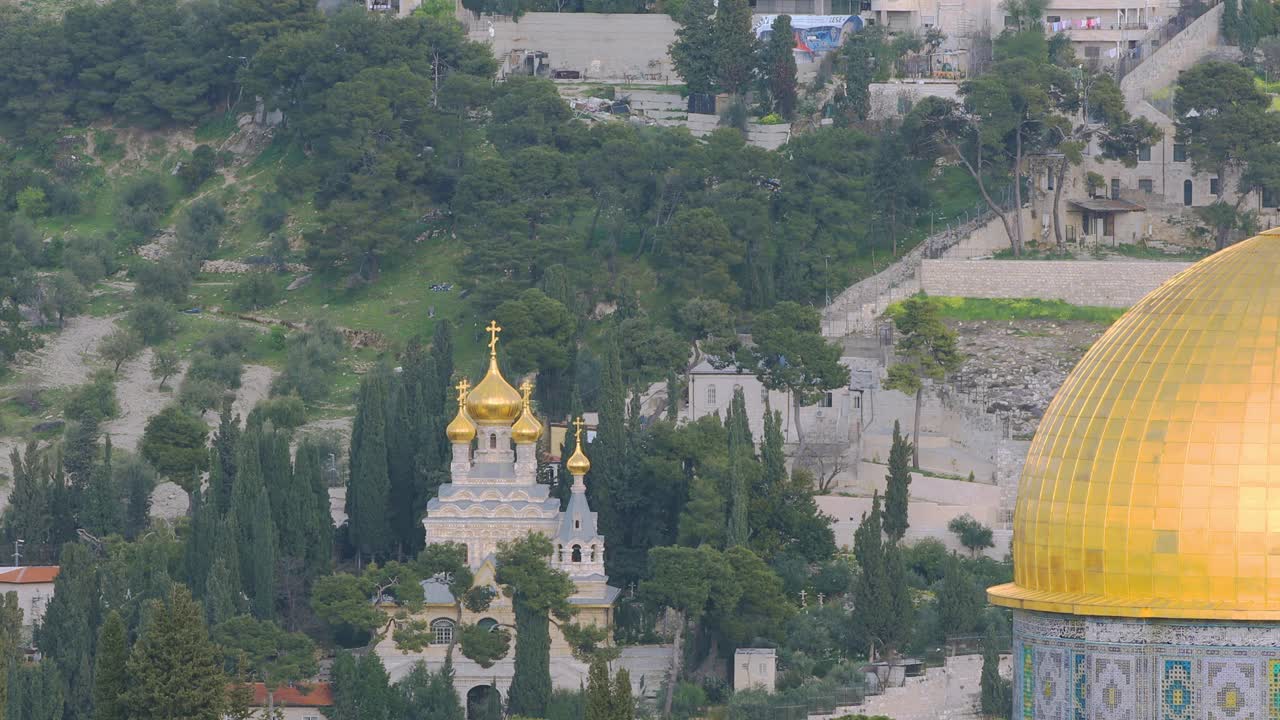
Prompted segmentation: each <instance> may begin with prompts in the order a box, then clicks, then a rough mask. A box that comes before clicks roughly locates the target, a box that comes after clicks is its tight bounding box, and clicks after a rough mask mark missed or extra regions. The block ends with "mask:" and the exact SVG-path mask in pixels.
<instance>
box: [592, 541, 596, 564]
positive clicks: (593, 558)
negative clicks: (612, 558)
mask: <svg viewBox="0 0 1280 720" xmlns="http://www.w3.org/2000/svg"><path fill="white" fill-rule="evenodd" d="M595 561H596V546H595V544H592V545H591V562H595Z"/></svg>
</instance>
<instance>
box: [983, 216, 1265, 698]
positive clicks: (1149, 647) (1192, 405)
mask: <svg viewBox="0 0 1280 720" xmlns="http://www.w3.org/2000/svg"><path fill="white" fill-rule="evenodd" d="M1277 267H1280V230H1272V231H1269V232H1267V233H1264V234H1263V235H1261V236H1258V237H1254V238H1252V239H1250V240H1246V241H1244V242H1242V243H1239V244H1237V245H1235V246H1232V247H1230V248H1228V249H1226V250H1223V251H1221V252H1219V253H1217V254H1215V255H1213V256H1211V257H1210V258H1208V259H1206V260H1203V261H1201V262H1200V263H1198V264H1196V265H1195V266H1193V267H1191V268H1190V269H1188V270H1186V271H1184V272H1182V273H1179V274H1178V275H1177V276H1176V277H1174V278H1172V279H1171V280H1169V281H1168V282H1167V283H1165V284H1164V285H1162V286H1161V287H1160V288H1158V289H1157V290H1155V291H1153V292H1152V293H1151V294H1150V295H1148V296H1147V297H1146V298H1145V299H1143V300H1142V301H1141V302H1139V303H1138V304H1137V305H1136V306H1134V308H1133V309H1132V310H1130V311H1129V312H1128V313H1127V314H1126V315H1124V316H1123V317H1122V318H1121V319H1120V320H1119V321H1117V322H1116V323H1115V324H1114V325H1113V326H1112V327H1111V328H1110V329H1109V330H1108V331H1107V332H1106V333H1105V334H1104V335H1103V336H1102V337H1101V338H1100V339H1099V340H1098V341H1097V343H1095V344H1094V346H1093V347H1092V349H1090V350H1089V352H1088V353H1087V354H1086V355H1085V356H1084V358H1083V359H1082V360H1081V361H1080V363H1079V365H1077V367H1076V368H1075V370H1073V371H1072V373H1071V375H1070V376H1069V377H1068V378H1067V380H1066V382H1065V383H1064V384H1063V386H1062V388H1061V389H1060V390H1059V392H1058V394H1057V396H1056V397H1055V398H1054V400H1053V402H1052V403H1051V404H1050V406H1049V408H1048V410H1047V411H1046V412H1045V415H1044V417H1043V419H1042V421H1041V423H1040V426H1039V429H1038V431H1037V433H1036V436H1035V439H1034V440H1033V442H1032V444H1031V448H1030V451H1029V453H1028V456H1027V461H1026V465H1025V468H1024V471H1023V474H1022V478H1021V483H1020V485H1019V488H1018V498H1017V503H1016V507H1015V511H1014V527H1013V531H1014V538H1013V562H1014V582H1012V583H1009V584H1006V585H1000V586H997V587H993V588H991V589H989V590H988V596H989V598H990V600H991V602H993V603H995V604H997V605H1000V606H1004V607H1008V608H1012V610H1013V633H1014V639H1013V657H1014V663H1013V665H1014V682H1013V691H1014V707H1015V713H1016V716H1017V717H1018V718H1020V719H1025V720H1039V719H1040V718H1091V719H1093V720H1111V719H1113V718H1126V719H1127V720H1156V719H1157V718H1159V719H1160V720H1165V719H1167V718H1177V719H1181V718H1186V719H1188V720H1189V719H1191V718H1246V717H1247V718H1260V719H1261V718H1267V717H1275V715H1276V711H1277V708H1280V562H1277V559H1276V550H1277V545H1276V538H1277V537H1280V472H1277V468H1278V467H1280V465H1278V464H1277V460H1278V459H1280V456H1278V455H1277V452H1276V450H1275V444H1276V441H1277V438H1280V422H1278V420H1280V362H1278V361H1277V347H1280V344H1278V343H1280V273H1278V272H1277V269H1276V268H1277Z"/></svg>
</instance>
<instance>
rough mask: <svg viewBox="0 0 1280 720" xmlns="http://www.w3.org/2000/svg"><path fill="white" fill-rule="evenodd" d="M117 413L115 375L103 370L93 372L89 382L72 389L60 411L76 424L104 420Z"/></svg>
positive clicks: (118, 410) (118, 408)
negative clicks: (91, 419)
mask: <svg viewBox="0 0 1280 720" xmlns="http://www.w3.org/2000/svg"><path fill="white" fill-rule="evenodd" d="M119 412H120V405H119V404H118V403H117V402H116V382H115V375H114V374H113V373H112V372H111V371H110V370H107V369H105V368H104V369H101V370H97V371H95V372H94V373H93V375H92V376H91V377H90V379H89V382H87V383H85V384H84V385H79V386H77V387H74V388H72V389H71V390H70V392H69V393H68V394H67V402H66V404H65V405H64V406H63V409H62V414H63V416H65V417H66V418H67V419H68V420H75V421H77V422H84V421H85V420H88V419H90V418H93V419H96V420H106V419H107V418H111V417H115V416H116V414H117V413H119Z"/></svg>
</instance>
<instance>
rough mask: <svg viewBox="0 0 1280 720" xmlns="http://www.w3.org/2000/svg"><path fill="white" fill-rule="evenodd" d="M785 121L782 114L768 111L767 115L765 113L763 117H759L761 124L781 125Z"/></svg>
mask: <svg viewBox="0 0 1280 720" xmlns="http://www.w3.org/2000/svg"><path fill="white" fill-rule="evenodd" d="M785 122H786V120H783V119H782V116H781V115H779V114H778V113H776V112H775V113H769V114H768V115H765V116H764V117H762V118H760V124H761V125H781V124H783V123H785Z"/></svg>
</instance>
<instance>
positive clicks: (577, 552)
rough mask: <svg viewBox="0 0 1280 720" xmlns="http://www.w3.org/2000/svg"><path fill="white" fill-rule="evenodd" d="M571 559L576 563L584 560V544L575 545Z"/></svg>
mask: <svg viewBox="0 0 1280 720" xmlns="http://www.w3.org/2000/svg"><path fill="white" fill-rule="evenodd" d="M569 559H570V560H572V561H573V562H576V563H580V562H582V546H581V545H574V546H573V555H572V557H570V558H569Z"/></svg>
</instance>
